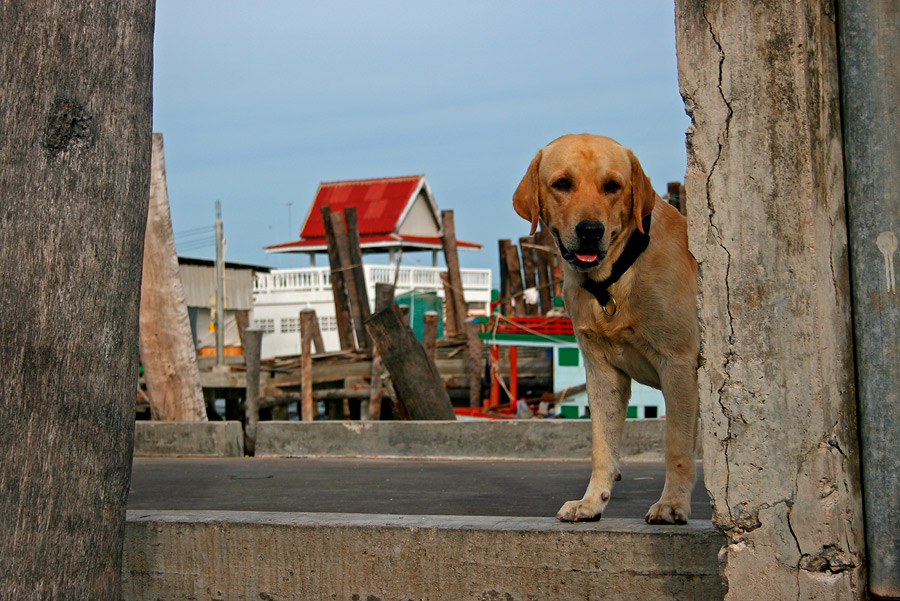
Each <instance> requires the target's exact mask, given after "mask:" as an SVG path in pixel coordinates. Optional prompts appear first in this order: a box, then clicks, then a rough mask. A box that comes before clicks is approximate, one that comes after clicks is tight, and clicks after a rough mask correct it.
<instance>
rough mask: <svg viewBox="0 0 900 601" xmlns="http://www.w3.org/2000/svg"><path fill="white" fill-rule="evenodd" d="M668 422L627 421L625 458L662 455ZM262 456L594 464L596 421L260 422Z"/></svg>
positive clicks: (258, 437)
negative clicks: (581, 461)
mask: <svg viewBox="0 0 900 601" xmlns="http://www.w3.org/2000/svg"><path fill="white" fill-rule="evenodd" d="M665 427H666V426H665V420H663V419H640V420H637V419H635V420H631V419H630V420H627V421H626V423H625V431H624V433H623V434H622V447H621V455H622V457H630V456H635V455H639V454H644V453H654V454H661V453H662V452H663V440H664V435H665ZM256 454H257V455H258V456H276V457H371V456H377V457H424V458H432V457H442V458H475V457H478V458H507V459H587V458H589V457H590V456H591V424H590V420H586V419H577V420H576V419H572V420H561V419H557V420H549V419H548V420H539V419H529V420H493V421H433V422H399V421H397V422H393V421H388V422H356V421H354V422H349V421H339V422H328V421H323V422H259V424H258V425H257V429H256Z"/></svg>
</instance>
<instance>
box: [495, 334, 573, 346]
mask: <svg viewBox="0 0 900 601" xmlns="http://www.w3.org/2000/svg"><path fill="white" fill-rule="evenodd" d="M478 337H479V338H481V339H482V340H484V341H485V342H487V343H490V342H492V341H494V340H496V341H497V342H516V341H522V342H546V343H547V344H548V345H551V344H576V340H575V334H544V335H538V334H524V333H512V332H498V333H496V334H494V333H492V332H479V333H478Z"/></svg>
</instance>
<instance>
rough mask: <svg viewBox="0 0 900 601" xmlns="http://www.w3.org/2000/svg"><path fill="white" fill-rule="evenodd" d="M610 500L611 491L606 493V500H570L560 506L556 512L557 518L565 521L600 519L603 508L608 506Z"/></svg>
mask: <svg viewBox="0 0 900 601" xmlns="http://www.w3.org/2000/svg"><path fill="white" fill-rule="evenodd" d="M608 500H609V493H607V494H606V500H604V501H595V502H591V501H589V500H587V499H580V500H578V501H569V502H568V503H566V504H564V505H563V506H562V507H560V509H559V511H558V512H556V519H558V520H560V521H563V522H589V521H592V520H599V519H600V516H601V514H602V513H603V509H604V508H605V507H606V501H608Z"/></svg>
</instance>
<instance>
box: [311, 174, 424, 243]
mask: <svg viewBox="0 0 900 601" xmlns="http://www.w3.org/2000/svg"><path fill="white" fill-rule="evenodd" d="M424 177H425V176H424V175H410V176H406V177H385V178H380V179H358V180H348V181H340V182H322V183H321V184H319V190H318V191H317V192H316V198H315V200H313V204H312V207H311V208H310V210H309V214H308V215H307V216H306V221H305V222H304V223H303V227H302V228H301V229H300V238H301V239H308V238H321V239H322V241H323V242H324V239H325V230H324V229H323V228H322V213H321V207H323V206H325V205H330V206H331V211H332V212H341V211H343V210H344V209H345V208H347V207H356V218H357V220H358V221H359V235H360V237H362V236H365V235H367V234H390V233H392V232H393V231H394V230H395V229H396V227H397V220H398V219H400V215H401V214H402V213H403V209H405V208H406V205H408V204H409V202H410V199H411V198H412V195H413V193H414V192H415V191H416V189H418V187H419V186H420V185H421V182H422V179H424Z"/></svg>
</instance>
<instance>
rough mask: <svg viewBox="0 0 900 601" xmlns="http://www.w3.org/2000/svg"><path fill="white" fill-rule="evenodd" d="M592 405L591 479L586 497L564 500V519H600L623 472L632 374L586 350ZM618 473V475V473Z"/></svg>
mask: <svg viewBox="0 0 900 601" xmlns="http://www.w3.org/2000/svg"><path fill="white" fill-rule="evenodd" d="M584 356H585V367H586V371H587V392H588V403H589V405H590V408H591V480H590V482H589V483H588V486H587V491H585V493H584V497H582V498H581V499H579V500H577V501H569V502H568V503H566V504H564V505H563V506H562V507H561V508H560V510H559V512H557V514H556V517H557V518H558V519H560V520H562V521H564V522H578V521H586V520H597V519H600V516H601V514H602V513H603V509H604V508H606V504H607V503H608V502H609V497H610V494H611V493H612V485H613V482H614V481H615V480H617V479H619V478H621V476H620V475H619V467H618V464H619V441H620V440H621V438H622V428H623V427H624V425H625V413H626V410H627V409H628V399H629V398H630V397H631V378H629V377H628V376H626V375H625V374H624V373H622V372H621V371H619V370H618V369H616V368H614V367H612V366H610V365H608V364H606V363H605V362H602V363H601V362H592V361H590V360H589V359H588V353H587V352H585V353H584ZM617 476H618V477H617Z"/></svg>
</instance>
